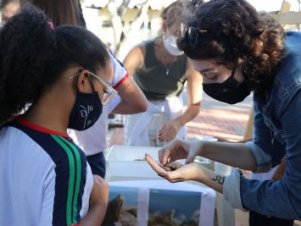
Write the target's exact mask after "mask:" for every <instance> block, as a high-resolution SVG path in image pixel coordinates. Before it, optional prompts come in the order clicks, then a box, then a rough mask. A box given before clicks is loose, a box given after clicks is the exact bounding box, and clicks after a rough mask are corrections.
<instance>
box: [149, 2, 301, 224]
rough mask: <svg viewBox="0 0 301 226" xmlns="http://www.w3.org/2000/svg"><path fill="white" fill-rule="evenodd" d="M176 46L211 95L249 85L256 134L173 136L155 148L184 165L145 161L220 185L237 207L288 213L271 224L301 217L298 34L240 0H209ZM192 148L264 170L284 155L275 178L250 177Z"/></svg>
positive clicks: (237, 92) (242, 92) (175, 175)
mask: <svg viewBox="0 0 301 226" xmlns="http://www.w3.org/2000/svg"><path fill="white" fill-rule="evenodd" d="M178 46H179V48H180V49H182V50H183V51H184V52H185V53H186V54H187V55H188V56H189V58H191V60H192V64H193V66H194V68H195V69H196V70H197V71H199V72H200V73H201V74H202V76H203V89H204V91H205V92H206V93H207V94H208V95H209V96H211V97H212V98H214V99H216V100H219V101H222V102H225V103H229V104H235V103H238V102H241V101H243V100H244V98H245V97H247V96H248V95H249V94H250V93H251V92H253V97H254V98H253V99H254V134H253V139H252V141H250V142H247V143H224V142H223V143H221V142H205V141H193V142H192V141H191V142H183V141H176V142H175V143H173V144H172V145H171V146H169V147H167V148H165V149H163V150H162V151H161V152H160V161H161V163H162V164H163V165H165V164H167V162H168V161H175V160H176V159H179V158H187V160H186V161H187V163H188V164H187V165H185V166H184V167H181V168H180V169H178V170H176V171H173V172H167V171H165V170H164V168H161V167H160V166H159V165H158V164H157V163H156V162H154V161H153V160H152V159H151V158H150V157H149V156H147V157H146V158H147V160H148V162H149V163H150V165H151V166H152V167H153V168H154V170H156V171H157V173H158V174H159V175H161V176H162V177H164V178H166V179H168V180H170V181H173V182H176V181H183V180H196V181H199V182H202V183H204V184H206V185H208V186H210V187H212V188H214V189H215V190H217V191H219V192H222V193H223V194H224V197H225V198H226V199H227V200H228V201H229V202H230V203H231V204H232V206H233V207H235V208H240V209H247V210H251V211H255V212H258V213H260V214H263V215H265V216H273V217H278V218H283V219H287V220H283V221H282V222H279V221H278V222H277V223H274V224H273V225H292V224H293V221H292V220H293V219H301V202H300V200H301V193H300V189H301V183H300V181H301V164H300V163H301V135H300V130H301V118H300V115H299V113H298V112H299V111H300V109H301V92H300V91H301V89H300V88H301V86H300V81H301V64H300V61H301V34H300V33H298V32H287V33H285V32H284V30H283V28H282V27H281V26H280V25H279V24H278V23H277V22H276V21H275V20H274V19H273V18H271V17H270V16H269V15H267V14H265V13H258V12H257V11H256V10H255V9H254V8H253V7H252V6H251V5H250V4H249V3H248V2H247V1H245V0H214V1H213V0H212V1H209V2H206V3H204V4H201V5H199V6H197V7H196V8H195V9H194V10H193V13H192V14H191V16H190V17H188V18H187V20H186V22H185V26H184V29H183V32H182V37H181V38H180V40H179V41H178ZM197 155H200V156H204V157H206V158H209V159H212V160H214V161H218V162H222V163H224V164H227V165H231V166H233V167H238V168H241V169H246V170H252V171H254V172H263V171H268V170H269V169H271V167H274V166H276V165H278V164H279V163H280V162H281V161H282V159H283V160H284V161H285V163H286V164H285V165H286V167H285V170H284V175H283V177H282V178H281V179H279V178H278V179H279V180H272V179H270V180H265V181H259V180H254V179H253V180H251V179H247V178H245V177H244V176H243V175H242V173H241V171H240V170H239V169H235V170H233V172H232V173H231V174H230V175H228V176H226V177H224V176H223V175H216V174H214V173H213V172H211V171H209V170H207V169H205V168H203V167H201V166H200V165H199V164H197V163H195V162H193V161H194V157H195V156H197ZM253 219H254V220H255V221H256V218H253ZM259 219H260V218H259ZM259 223H260V220H259V221H258V222H256V223H255V224H254V222H253V225H260V224H259ZM261 223H262V222H261ZM262 225H268V224H262ZM269 225H270V224H269Z"/></svg>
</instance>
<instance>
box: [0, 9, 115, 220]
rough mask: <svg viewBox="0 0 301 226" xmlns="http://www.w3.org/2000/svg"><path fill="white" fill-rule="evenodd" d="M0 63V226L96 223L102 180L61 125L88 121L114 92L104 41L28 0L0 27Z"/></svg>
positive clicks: (104, 194) (103, 196) (82, 125)
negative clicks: (51, 16) (52, 19)
mask: <svg viewBox="0 0 301 226" xmlns="http://www.w3.org/2000/svg"><path fill="white" fill-rule="evenodd" d="M0 64H1V69H0V87H1V88H0V105H1V108H0V125H1V130H0V200H1V202H0V225H14V226H21V225H48V226H50V225H60V226H70V225H79V224H80V225H88V226H93V225H95V226H99V225H100V224H101V222H102V219H103V217H104V214H105V211H106V208H107V204H108V185H107V184H106V183H105V182H104V181H103V179H102V178H101V177H99V176H94V179H93V176H92V172H91V169H90V167H89V165H88V164H87V162H86V157H85V155H84V153H83V152H82V151H81V150H80V148H79V147H78V146H76V145H75V144H74V143H73V142H72V140H71V139H70V137H69V136H68V135H67V128H74V129H78V130H85V129H87V128H89V127H91V126H92V125H93V124H94V123H95V122H96V121H97V119H98V118H99V117H100V115H101V113H102V103H105V102H107V101H108V100H109V97H110V95H112V94H113V93H114V89H113V87H112V85H111V83H112V78H113V69H112V64H111V61H110V56H109V54H108V52H107V49H106V47H105V46H104V44H103V43H102V42H101V41H100V40H99V39H98V38H97V37H96V36H95V35H93V34H92V33H91V32H89V31H87V30H86V29H84V28H80V27H75V26H58V27H54V26H53V24H52V23H51V22H50V21H49V20H48V19H47V17H46V16H45V14H44V13H43V12H42V11H40V10H38V9H36V8H34V7H33V6H29V5H28V6H25V7H24V9H22V10H21V12H20V13H19V14H17V15H15V16H13V17H12V18H10V19H9V20H8V21H7V22H6V23H5V24H4V26H3V27H2V28H1V30H0ZM104 93H106V94H107V95H104ZM25 107H26V108H27V110H26V111H25V112H24V113H23V114H20V112H22V110H23V109H24V108H25Z"/></svg>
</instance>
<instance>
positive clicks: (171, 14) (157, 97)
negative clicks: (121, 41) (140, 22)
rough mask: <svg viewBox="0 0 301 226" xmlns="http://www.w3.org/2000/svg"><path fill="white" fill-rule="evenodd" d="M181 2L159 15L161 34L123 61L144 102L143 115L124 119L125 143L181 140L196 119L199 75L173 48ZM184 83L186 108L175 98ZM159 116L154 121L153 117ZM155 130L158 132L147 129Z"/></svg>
mask: <svg viewBox="0 0 301 226" xmlns="http://www.w3.org/2000/svg"><path fill="white" fill-rule="evenodd" d="M183 5H184V1H181V0H178V1H176V2H173V3H172V4H171V5H169V6H168V7H167V8H165V9H164V11H163V12H162V15H161V17H162V20H163V24H162V34H161V35H160V36H159V37H156V38H155V39H153V40H149V41H147V42H143V43H141V44H140V45H138V46H137V47H134V48H133V49H132V50H131V51H130V52H129V53H128V55H127V56H126V58H125V59H124V62H123V63H124V65H125V67H126V68H127V70H128V71H129V74H130V75H131V76H132V77H133V78H134V80H135V81H136V82H137V84H138V86H139V87H140V88H141V90H142V91H143V93H144V94H145V96H146V98H147V100H148V109H147V112H145V113H141V114H136V115H131V116H127V118H126V125H125V143H126V144H128V145H146V146H149V145H151V146H157V145H159V144H160V143H164V142H170V141H172V140H173V139H174V138H176V137H178V138H183V139H184V138H185V137H186V132H185V129H184V125H185V124H186V123H187V122H189V121H190V120H192V119H193V118H194V117H195V116H197V115H198V113H199V111H200V104H201V99H202V93H201V92H200V90H201V89H202V84H201V83H202V82H201V79H202V78H201V76H200V74H199V73H198V72H197V71H195V70H194V69H193V67H192V64H191V61H190V60H188V58H187V57H186V55H185V54H184V52H183V51H181V50H179V49H178V48H177V45H176V40H177V37H178V36H179V34H180V25H181V18H182V17H181V15H182V9H183ZM186 82H187V97H188V106H187V109H186V110H184V111H183V103H182V99H181V98H180V97H179V96H180V94H181V93H182V91H183V89H184V85H185V83H186ZM158 114H159V116H161V118H160V117H159V118H157V119H156V120H154V116H155V115H157V116H158ZM154 126H158V127H159V128H155V129H154V128H151V127H154Z"/></svg>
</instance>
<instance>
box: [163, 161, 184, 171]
mask: <svg viewBox="0 0 301 226" xmlns="http://www.w3.org/2000/svg"><path fill="white" fill-rule="evenodd" d="M182 166H183V164H182V163H179V162H170V163H168V164H166V165H165V166H164V169H165V170H166V171H175V170H177V169H179V168H180V167H182Z"/></svg>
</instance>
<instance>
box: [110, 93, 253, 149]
mask: <svg viewBox="0 0 301 226" xmlns="http://www.w3.org/2000/svg"><path fill="white" fill-rule="evenodd" d="M184 96H185V95H184ZM251 107H252V97H251V96H249V97H248V98H246V99H245V100H244V101H243V102H242V103H239V104H236V105H228V104H223V103H220V102H218V101H215V100H213V99H212V98H210V97H208V96H207V95H206V94H204V96H203V103H202V110H201V112H200V113H199V115H198V116H197V117H196V118H195V119H194V120H193V121H191V122H189V123H188V124H187V128H188V138H194V137H197V136H214V137H220V138H224V139H228V140H232V141H237V140H240V139H241V138H243V135H244V133H245V129H246V125H247V120H248V118H249V112H250V109H251ZM110 143H111V145H112V144H122V143H123V129H120V128H118V129H114V131H111V141H110Z"/></svg>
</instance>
